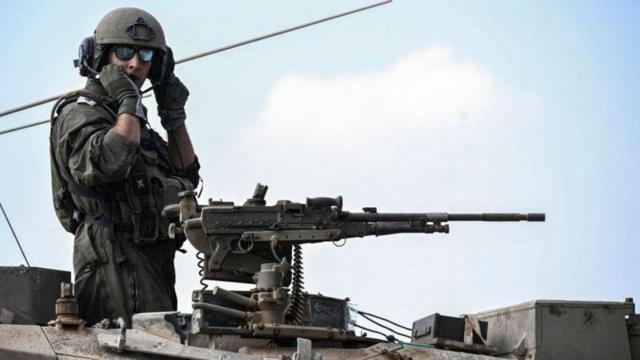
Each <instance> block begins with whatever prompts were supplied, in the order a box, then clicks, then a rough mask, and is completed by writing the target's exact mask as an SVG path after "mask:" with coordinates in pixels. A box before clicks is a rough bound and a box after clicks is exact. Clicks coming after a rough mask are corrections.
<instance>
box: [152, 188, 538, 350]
mask: <svg viewBox="0 0 640 360" xmlns="http://www.w3.org/2000/svg"><path fill="white" fill-rule="evenodd" d="M267 189H268V187H267V186H265V185H261V184H258V185H257V186H256V188H255V191H254V193H253V196H252V197H251V198H249V199H247V201H246V202H245V203H244V204H243V205H241V206H238V205H234V203H233V202H226V201H213V200H209V204H208V205H199V204H198V203H197V200H196V195H195V193H194V192H192V191H187V192H183V193H181V194H180V195H179V198H180V202H179V203H178V204H175V205H170V206H167V207H166V208H165V209H164V211H163V216H164V217H166V218H170V219H175V221H174V222H172V223H171V225H170V227H169V236H170V237H172V238H176V237H179V236H186V237H187V239H188V240H189V241H190V242H191V244H192V245H193V246H194V247H195V248H196V249H197V250H198V251H199V252H200V253H202V254H204V259H202V261H201V264H200V266H201V276H202V279H203V280H223V281H234V282H244V283H256V288H255V289H254V290H252V293H251V296H250V297H246V296H242V295H239V294H238V293H236V292H231V291H227V290H224V289H221V288H219V287H216V288H215V289H214V290H213V295H214V296H217V297H219V298H222V299H224V300H225V301H226V302H227V303H232V304H235V305H237V306H239V307H240V308H241V309H242V310H238V308H237V306H236V308H235V309H232V308H230V307H228V306H222V305H219V304H211V303H207V302H205V301H203V299H204V292H201V293H200V295H198V296H196V293H195V292H194V301H195V303H194V305H193V306H194V309H196V310H198V309H204V310H208V311H214V312H217V313H221V314H225V315H227V316H230V317H232V318H237V319H242V320H244V321H246V322H247V325H248V328H249V329H253V330H256V329H258V328H260V329H262V330H264V329H265V324H278V330H277V331H278V332H281V331H282V326H283V325H284V324H285V315H289V316H287V317H286V318H287V319H288V320H289V321H288V323H290V324H291V323H292V324H301V323H302V322H303V314H302V313H303V309H302V305H301V303H302V302H304V299H302V288H301V287H302V284H301V272H302V266H301V249H300V245H301V244H308V243H319V242H337V241H341V240H343V239H349V238H354V237H364V236H370V235H375V236H381V235H390V234H398V233H426V234H431V233H448V232H449V225H448V224H447V222H450V221H544V220H545V214H518V213H489V214H486V213H485V214H448V213H379V212H378V211H377V209H376V208H373V207H368V208H364V209H363V212H349V211H344V210H343V209H342V197H341V196H338V197H337V198H329V197H319V198H307V200H306V202H305V203H304V204H303V203H296V202H291V201H288V200H279V201H277V202H276V203H275V204H274V205H266V201H265V195H266V192H267ZM292 252H293V276H291V274H290V271H289V270H290V269H291V264H290V263H289V259H291V254H292ZM292 277H293V285H292V290H291V295H290V296H289V295H288V290H289V289H288V288H286V286H288V285H289V284H291V283H292ZM287 309H288V310H287ZM285 310H287V311H286V313H285ZM194 314H195V312H194ZM307 330H308V329H307ZM316 330H317V329H316ZM254 335H255V334H254ZM335 336H337V334H336V333H333V334H331V335H330V336H329V337H330V338H335Z"/></svg>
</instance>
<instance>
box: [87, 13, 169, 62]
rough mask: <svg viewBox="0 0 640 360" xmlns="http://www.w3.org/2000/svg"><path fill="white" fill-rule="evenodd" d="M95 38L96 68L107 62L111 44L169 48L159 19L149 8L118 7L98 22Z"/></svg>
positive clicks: (163, 49) (165, 49) (163, 50)
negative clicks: (107, 52) (146, 9)
mask: <svg viewBox="0 0 640 360" xmlns="http://www.w3.org/2000/svg"><path fill="white" fill-rule="evenodd" d="M94 39H95V53H94V60H93V61H94V64H96V67H95V68H96V71H100V69H101V68H102V66H103V65H105V63H106V56H105V55H106V51H107V50H108V48H109V45H113V44H124V45H135V46H144V47H149V48H154V49H156V50H159V51H160V52H162V53H166V51H167V44H166V42H165V38H164V31H163V30H162V26H161V25H160V22H158V20H157V19H156V18H155V17H154V16H153V15H151V14H149V13H148V12H146V11H144V10H142V9H138V8H133V7H123V8H118V9H115V10H112V11H110V12H109V13H107V14H106V15H105V16H104V17H102V19H101V20H100V22H99V23H98V26H96V30H95V32H94Z"/></svg>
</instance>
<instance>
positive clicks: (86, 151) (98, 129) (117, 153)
mask: <svg viewBox="0 0 640 360" xmlns="http://www.w3.org/2000/svg"><path fill="white" fill-rule="evenodd" d="M122 115H126V114H121V115H120V116H122ZM120 116H119V117H118V122H120ZM109 117H110V116H109V114H107V113H106V112H104V111H102V110H100V109H99V108H97V107H92V106H90V105H85V104H73V105H70V106H68V109H67V108H65V111H63V113H62V114H61V115H60V118H59V119H58V121H57V122H56V124H55V125H56V131H55V133H56V136H55V139H52V141H55V144H54V149H55V152H56V159H57V161H58V164H59V165H60V167H61V168H66V169H67V170H68V172H69V173H70V175H71V176H72V178H73V180H74V181H76V182H77V183H78V184H81V185H84V186H90V187H95V186H99V185H106V184H109V183H113V182H118V181H121V180H122V179H124V178H125V177H126V176H127V174H128V173H129V171H130V169H131V167H132V166H133V164H134V162H135V159H136V156H137V154H138V152H139V148H140V145H139V142H140V140H139V137H140V135H139V131H140V129H139V127H138V128H137V131H138V135H137V136H138V142H136V141H132V140H130V139H129V138H128V137H127V136H125V135H122V134H120V133H119V132H118V131H116V130H115V128H116V127H117V126H118V122H116V126H114V123H113V120H111V119H109ZM134 120H135V121H138V119H135V118H134ZM125 122H128V120H126V118H123V120H122V125H121V126H125V125H126V123H125ZM136 126H139V125H136ZM135 129H136V128H134V130H133V131H135Z"/></svg>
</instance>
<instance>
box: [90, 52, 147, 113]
mask: <svg viewBox="0 0 640 360" xmlns="http://www.w3.org/2000/svg"><path fill="white" fill-rule="evenodd" d="M100 83H101V84H102V86H103V87H104V89H105V90H106V91H107V94H109V96H111V97H113V98H116V99H117V100H118V104H119V106H118V115H120V114H123V113H128V114H131V115H135V116H137V117H139V118H140V119H142V120H143V121H146V120H147V118H146V116H145V115H144V110H143V108H142V95H141V94H140V89H138V86H136V84H135V83H134V82H133V80H131V78H129V76H127V74H126V73H125V72H124V70H123V69H122V67H120V66H118V65H116V64H109V65H106V66H104V67H103V68H102V71H100Z"/></svg>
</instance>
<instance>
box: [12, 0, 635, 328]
mask: <svg viewBox="0 0 640 360" xmlns="http://www.w3.org/2000/svg"><path fill="white" fill-rule="evenodd" d="M366 4H367V3H366V2H363V1H322V2H296V1H270V2H261V1H246V2H234V3H229V2H190V3H189V6H184V5H183V6H176V5H173V4H170V3H168V2H152V1H148V2H118V1H104V2H99V3H98V2H96V3H95V4H93V5H87V6H83V7H80V6H78V5H77V3H76V2H71V1H62V2H56V3H55V5H54V4H53V3H51V4H50V3H43V2H29V1H20V2H18V1H3V2H1V3H0V24H2V25H0V27H1V29H2V31H0V46H1V47H2V48H3V49H4V51H3V52H2V55H0V80H1V81H2V83H3V84H4V86H2V87H1V88H0V99H2V100H0V105H1V106H0V108H2V109H5V108H9V107H13V106H17V105H20V104H22V103H25V102H28V101H31V100H34V99H37V98H41V97H46V96H51V95H54V94H57V93H60V92H64V91H66V90H70V89H73V88H77V87H79V86H81V85H82V83H83V82H82V79H80V78H79V76H77V75H76V72H75V69H73V68H72V67H71V60H72V59H73V58H74V57H75V54H76V49H77V46H78V44H79V42H80V41H81V40H82V38H83V37H85V36H88V35H90V34H91V33H92V30H93V28H94V27H95V24H97V22H98V20H99V19H100V17H101V16H102V15H103V14H104V13H106V12H107V11H108V10H110V9H112V8H116V7H119V6H124V5H133V6H138V7H142V8H145V9H147V10H148V11H150V12H151V13H153V14H154V15H155V16H156V17H157V18H158V19H159V20H160V21H161V22H162V24H163V26H164V29H165V33H166V36H167V40H168V42H169V44H170V45H171V46H172V47H173V49H174V51H175V54H176V57H178V58H180V57H184V56H187V55H190V54H192V53H195V52H199V51H202V50H206V49H210V48H215V47H219V46H222V45H226V44H229V43H232V42H236V41H239V40H243V39H246V38H250V37H253V36H256V35H259V34H262V33H266V32H270V31H274V30H277V29H280V28H284V27H288V26H291V25H295V24H298V23H302V22H306V21H309V20H313V19H315V18H318V17H323V16H327V15H331V14H333V13H337V12H341V11H345V10H349V9H351V8H355V7H359V6H363V5H366ZM34 8H39V11H33V9H34ZM639 40H640V4H638V3H637V2H631V1H628V2H624V1H618V2H613V3H611V2H595V1H579V2H578V1H572V2H563V3H557V2H551V1H536V2H524V1H519V2H516V1H512V2H505V1H475V2H468V1H447V2H436V1H395V2H393V3H392V4H390V5H387V6H384V7H381V8H378V9H375V10H371V11H368V12H365V13H361V14H358V15H354V16H351V17H348V18H344V19H341V20H338V21H334V22H331V23H326V24H323V25H320V26H317V27H314V28H311V29H307V30H303V31H299V32H296V33H293V34H288V35H285V36H282V37H279V38H276V39H271V40H267V41H264V42H261V43H258V44H254V45H251V46H247V47H244V48H241V49H236V50H232V51H229V52H226V53H222V54H219V55H216V56H214V57H209V58H206V59H202V60H198V61H195V62H192V63H188V64H184V65H179V66H178V67H177V69H176V73H177V75H178V76H179V77H180V78H181V79H182V80H183V81H184V82H185V83H186V84H187V86H189V89H190V90H191V97H190V100H189V103H188V106H187V113H188V115H189V119H188V126H189V129H190V131H191V133H192V139H193V142H194V145H195V146H196V150H197V152H198V154H199V156H200V159H201V160H200V161H201V163H202V165H203V173H202V176H203V178H204V179H205V190H204V196H205V197H213V198H224V199H228V200H234V201H236V202H241V201H243V200H244V199H245V198H246V197H248V196H249V194H250V192H251V190H252V189H253V186H254V184H255V183H256V182H258V181H260V182H263V183H267V184H269V185H270V193H269V194H268V199H270V200H271V201H275V200H277V199H282V198H286V199H290V200H297V201H302V200H303V199H304V198H305V197H306V196H320V195H327V196H335V195H338V194H341V195H343V196H344V198H345V208H346V209H348V210H358V209H359V208H360V207H362V206H378V208H379V210H380V211H405V210H406V211H449V212H467V211H469V212H471V211H474V212H482V211H488V212H491V211H522V212H529V211H530V212H538V211H540V212H542V211H544V212H546V213H547V216H548V221H547V222H546V223H544V224H533V223H530V224H527V223H520V224H451V229H452V232H451V234H448V235H434V236H416V235H412V236H394V237H386V238H380V239H370V241H368V240H367V239H355V240H352V241H350V242H349V243H348V245H347V246H346V247H344V248H340V249H337V248H334V247H333V246H332V245H331V244H328V245H311V246H307V249H306V257H305V264H306V265H307V267H306V274H307V275H306V279H307V284H308V289H309V290H310V291H313V292H317V291H320V292H322V293H323V294H325V295H331V296H337V297H343V296H349V297H350V298H351V299H353V300H354V301H355V302H357V303H358V304H359V306H360V308H361V309H364V310H368V311H372V312H377V313H381V314H386V315H388V316H390V317H391V318H395V319H399V320H402V321H403V322H406V323H408V322H410V321H412V320H415V319H417V318H419V317H422V316H424V315H427V314H430V313H433V312H436V311H438V312H441V313H450V314H459V313H463V312H474V311H481V310H487V309H491V308H494V307H497V306H501V305H507V304H511V303H517V302H522V301H527V300H532V299H537V298H554V299H556V298H559V299H585V300H618V301H621V300H623V299H624V298H625V297H627V296H635V297H636V298H638V297H640V285H638V284H640V281H639V280H640V269H639V267H638V260H639V254H640V224H639V222H638V216H639V215H640V205H639V204H638V199H639V198H640V196H639V195H640V190H639V187H638V184H640V167H639V166H638V155H639V147H638V143H639V140H640V125H639V124H638V119H639V118H640V88H639V87H638V85H637V84H638V83H640V67H638V65H637V56H638V54H639V53H640V51H639V50H640V49H639V47H640V45H639V44H640V41H639ZM146 104H147V106H149V107H150V108H153V99H152V98H149V99H147V100H146ZM48 112H49V108H48V107H46V106H43V107H39V108H36V109H32V110H29V111H25V112H22V113H20V114H15V115H11V116H7V117H4V118H0V125H1V126H2V127H0V128H5V127H11V126H17V125H19V124H22V123H25V122H30V121H37V120H42V119H46V118H47V117H48ZM152 121H154V122H152V124H154V126H155V127H157V128H159V122H157V119H152ZM47 131H48V130H47V128H46V126H44V127H40V128H35V129H30V130H25V131H22V132H19V133H15V134H13V135H9V136H6V135H3V136H0V151H1V153H2V154H3V156H2V157H1V158H0V169H3V171H4V174H5V176H3V180H2V185H3V186H2V187H1V188H0V201H2V203H3V205H4V206H5V208H6V209H7V211H8V212H9V215H10V216H11V218H12V220H13V224H14V228H15V229H16V231H17V233H18V235H19V236H20V238H21V240H22V243H23V246H24V247H25V251H26V252H27V255H28V256H29V259H30V261H31V263H32V265H37V266H42V267H54V268H59V269H68V270H70V269H71V253H72V240H71V238H70V237H69V236H68V235H67V234H66V233H64V231H63V230H62V229H61V227H60V226H59V225H58V224H57V223H56V219H55V217H54V213H53V209H52V206H51V201H50V193H49V192H50V191H49V186H50V185H49V184H50V183H49V167H48V153H47V151H48V150H47V149H48V148H47V146H48V145H47V137H48V133H47ZM0 244H1V245H0V246H1V249H2V251H1V252H0V264H2V265H17V264H20V263H21V262H22V261H21V257H20V253H19V250H18V248H17V246H16V245H15V243H14V241H13V239H12V238H11V234H10V232H9V229H8V228H7V227H6V226H5V225H0ZM189 250H190V251H189V253H188V254H186V255H181V254H178V255H177V256H178V261H177V266H178V268H179V274H178V286H177V288H178V291H179V292H181V294H182V296H181V297H180V300H181V304H180V307H181V309H183V310H187V309H188V308H189V306H188V305H189V304H188V302H187V301H188V298H189V295H188V293H189V291H190V290H191V289H193V288H195V287H197V279H196V271H195V269H194V264H195V258H194V257H193V255H194V252H193V251H191V249H189ZM381 284H383V285H382V286H380V285H381ZM383 289H384V291H385V292H386V293H387V294H388V296H387V297H382V296H379V295H378V296H375V297H372V295H374V294H379V293H380V291H381V290H383ZM470 293H471V294H473V295H472V296H471V297H470V296H469V295H468V294H470Z"/></svg>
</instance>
